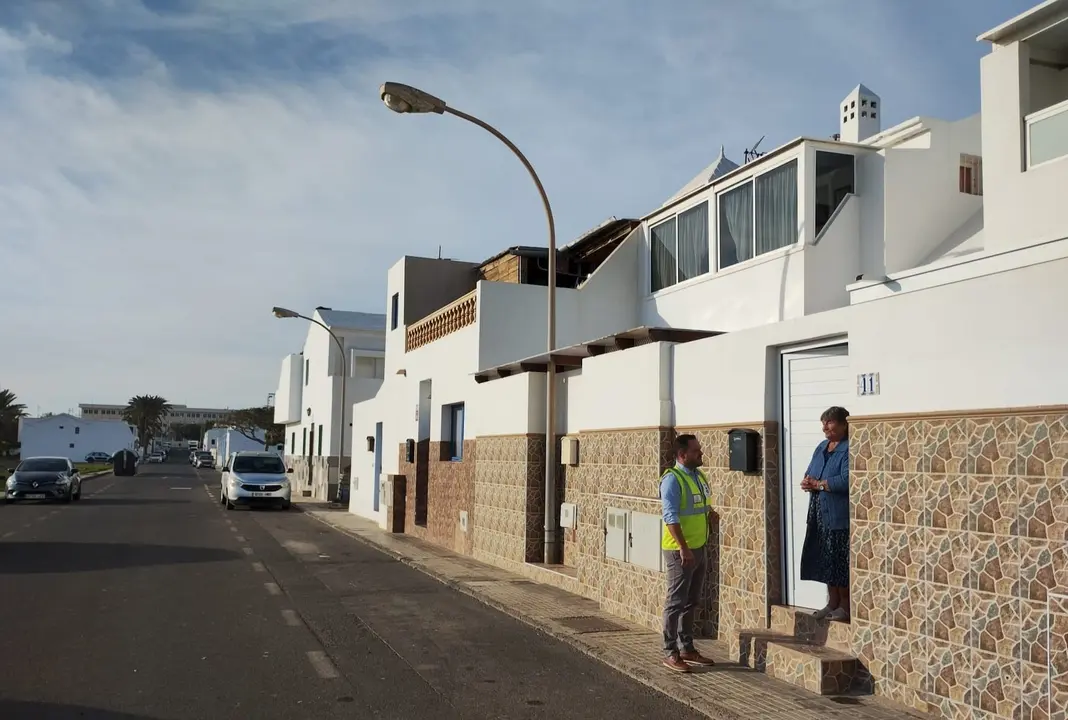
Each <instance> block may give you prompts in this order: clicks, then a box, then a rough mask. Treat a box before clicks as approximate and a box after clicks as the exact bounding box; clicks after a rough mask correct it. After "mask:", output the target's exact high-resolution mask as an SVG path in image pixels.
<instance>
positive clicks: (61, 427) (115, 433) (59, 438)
mask: <svg viewBox="0 0 1068 720" xmlns="http://www.w3.org/2000/svg"><path fill="white" fill-rule="evenodd" d="M19 442H20V443H21V444H22V447H21V456H22V457H24V458H28V457H37V456H41V455H49V456H53V457H66V458H69V459H70V460H71V462H85V456H86V455H88V454H89V453H91V452H105V453H108V454H109V455H113V454H115V453H116V452H118V451H119V450H124V449H128V450H134V451H136V450H137V431H136V429H135V428H134V427H133V426H131V425H129V424H127V423H124V422H112V421H110V420H87V419H86V418H79V417H75V416H74V415H68V414H66V413H62V414H60V415H49V416H47V417H41V418H30V417H27V418H21V419H20V420H19Z"/></svg>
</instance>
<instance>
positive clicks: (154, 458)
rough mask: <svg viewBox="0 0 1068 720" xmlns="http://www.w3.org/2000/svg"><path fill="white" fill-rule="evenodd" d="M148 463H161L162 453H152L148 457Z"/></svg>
mask: <svg viewBox="0 0 1068 720" xmlns="http://www.w3.org/2000/svg"><path fill="white" fill-rule="evenodd" d="M148 461H149V462H150V463H161V462H163V453H161V452H153V453H152V454H151V455H149V456H148Z"/></svg>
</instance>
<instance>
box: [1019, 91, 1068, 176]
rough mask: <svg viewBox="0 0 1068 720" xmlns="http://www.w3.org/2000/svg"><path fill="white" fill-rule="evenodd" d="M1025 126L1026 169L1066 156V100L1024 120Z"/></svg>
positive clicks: (1067, 106) (1067, 109) (1067, 136)
mask: <svg viewBox="0 0 1068 720" xmlns="http://www.w3.org/2000/svg"><path fill="white" fill-rule="evenodd" d="M1024 123H1025V124H1026V125H1027V167H1034V166H1035V165H1041V164H1042V163H1045V162H1049V161H1050V160H1056V159H1057V158H1061V157H1064V156H1066V155H1068V100H1064V101H1062V102H1059V103H1057V104H1056V105H1051V106H1049V107H1048V108H1043V109H1041V110H1039V111H1038V112H1034V113H1031V114H1030V115H1028V116H1027V117H1026V118H1024Z"/></svg>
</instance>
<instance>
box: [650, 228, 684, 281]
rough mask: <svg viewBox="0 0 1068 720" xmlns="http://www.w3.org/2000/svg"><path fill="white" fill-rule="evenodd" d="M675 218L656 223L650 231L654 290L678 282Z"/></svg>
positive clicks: (651, 278) (651, 279)
mask: <svg viewBox="0 0 1068 720" xmlns="http://www.w3.org/2000/svg"><path fill="white" fill-rule="evenodd" d="M675 239H676V231H675V218H671V219H670V220H668V221H667V222H662V223H660V224H659V225H656V226H655V227H653V228H652V229H651V230H650V231H649V240H650V246H651V247H650V258H649V259H650V261H651V262H650V266H651V268H652V276H651V277H650V278H649V287H650V290H651V291H652V292H656V291H657V290H663V289H664V288H666V287H671V286H672V285H674V284H675V282H676V275H677V272H676V269H677V267H678V262H677V260H676V256H675Z"/></svg>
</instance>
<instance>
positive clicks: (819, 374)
mask: <svg viewBox="0 0 1068 720" xmlns="http://www.w3.org/2000/svg"><path fill="white" fill-rule="evenodd" d="M851 390H853V391H854V392H852V393H851V392H850V391H851ZM855 394H856V393H855V383H851V382H850V381H849V348H848V347H847V346H846V345H833V346H829V347H822V348H817V349H814V350H802V351H798V352H793V353H786V354H783V356H782V426H781V427H782V458H783V463H782V481H783V516H784V518H785V520H786V527H785V537H784V540H785V542H784V545H785V547H784V548H783V550H784V565H785V568H784V570H785V575H786V578H785V580H786V601H787V603H789V604H790V605H796V606H798V607H805V608H821V607H823V606H824V605H826V604H827V587H826V586H825V585H823V584H822V583H817V582H812V581H809V580H802V579H801V548H802V547H804V543H805V531H806V530H807V520H808V503H809V493H808V492H806V491H804V490H802V489H801V480H803V479H804V477H805V470H806V469H807V468H808V463H809V461H810V460H811V459H812V453H813V452H814V451H815V450H816V446H817V445H819V444H820V443H821V442H822V441H823V427H822V424H821V423H820V415H822V414H823V411H824V410H826V409H827V408H829V407H831V406H834V405H839V406H842V407H845V408H847V409H848V407H849V400H850V398H851V397H852V396H855Z"/></svg>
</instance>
